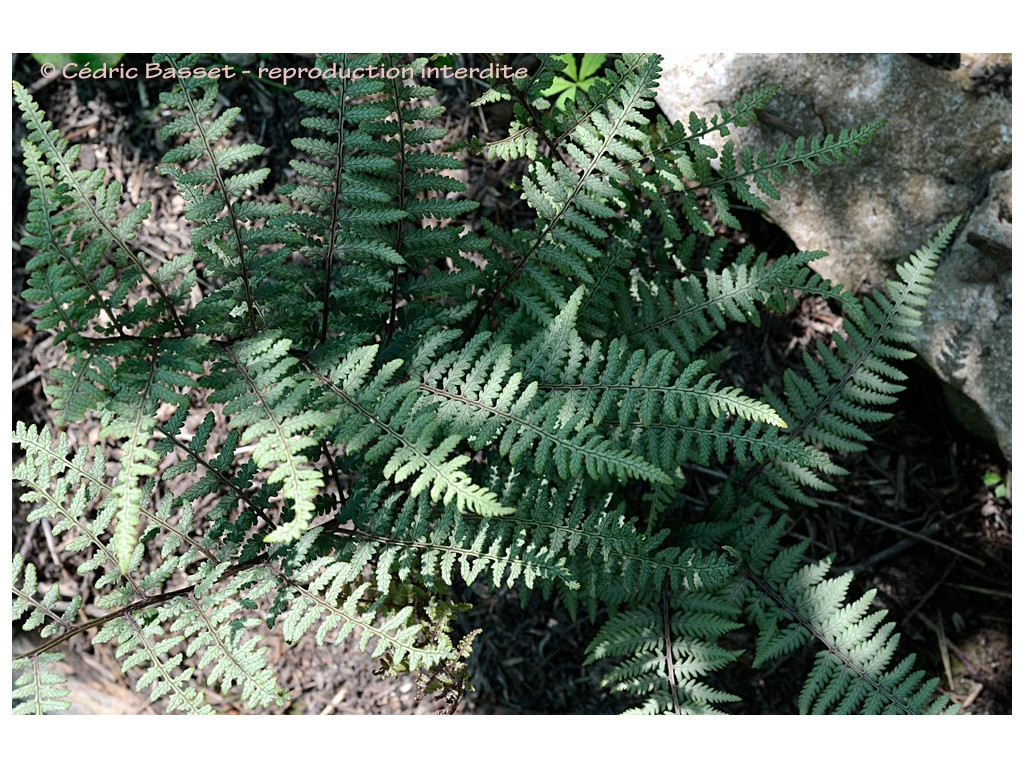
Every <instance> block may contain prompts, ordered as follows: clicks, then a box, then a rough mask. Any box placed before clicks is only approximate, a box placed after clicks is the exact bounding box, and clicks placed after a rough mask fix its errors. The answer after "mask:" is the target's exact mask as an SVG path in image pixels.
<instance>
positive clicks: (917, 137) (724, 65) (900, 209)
mask: <svg viewBox="0 0 1024 768" xmlns="http://www.w3.org/2000/svg"><path fill="white" fill-rule="evenodd" d="M993 64H998V65H1001V66H1008V65H1009V64H1010V58H1009V56H1005V55H1004V56H1002V57H991V56H977V55H973V56H972V55H967V54H965V55H964V57H963V65H962V66H961V69H959V70H954V71H944V70H939V69H935V68H932V67H929V66H927V65H926V64H924V63H922V62H919V61H917V60H915V59H913V58H911V57H910V56H908V55H905V54H889V55H880V54H856V55H855V54H700V55H692V56H683V57H678V58H672V57H669V58H667V59H666V61H665V63H664V66H663V69H664V75H663V78H662V86H661V88H660V89H659V95H658V103H659V105H660V106H661V108H662V109H663V110H664V111H665V113H666V115H667V116H668V117H669V119H671V120H682V121H683V122H684V123H685V122H686V119H687V117H688V115H689V113H690V112H691V111H694V112H697V114H699V115H701V116H705V117H711V116H712V115H715V114H718V113H719V112H720V111H721V110H722V108H724V107H729V106H730V105H731V104H733V103H735V102H736V101H738V99H739V98H740V97H741V96H742V95H744V94H746V93H750V92H751V91H753V90H755V89H757V88H763V87H765V86H769V85H776V84H777V85H781V86H782V90H781V91H780V93H779V95H778V96H776V97H775V98H774V99H773V100H772V101H771V102H769V103H768V105H767V106H766V110H765V111H766V112H767V113H768V115H767V119H762V120H760V121H759V122H758V123H755V124H753V125H751V126H749V127H747V128H737V129H734V130H733V131H732V133H731V135H730V136H728V137H726V138H721V137H718V136H717V135H716V136H715V137H713V140H711V141H709V143H711V144H712V145H713V146H716V148H718V149H720V148H721V146H722V145H724V143H725V142H726V141H730V140H732V141H735V143H736V144H737V146H740V147H750V148H751V149H753V150H754V151H755V153H756V152H759V151H761V150H773V149H774V148H775V147H777V146H778V145H779V144H781V143H782V142H790V143H791V142H792V141H793V135H792V134H798V135H804V136H807V137H809V138H811V137H820V136H824V135H825V134H828V133H833V134H838V133H839V132H840V131H841V130H843V129H849V128H855V127H858V126H861V125H865V124H867V123H870V122H872V121H874V120H876V119H878V118H880V117H884V118H887V119H888V123H887V125H886V126H885V127H884V128H883V129H882V131H881V132H880V133H879V134H878V135H877V136H876V138H875V140H874V141H873V142H872V143H871V144H870V145H869V146H867V147H865V148H864V149H863V150H862V151H861V153H860V155H859V156H858V157H856V158H853V159H852V160H848V161H847V162H846V163H844V164H843V165H842V166H839V167H833V168H825V169H824V170H823V172H822V173H820V174H818V175H816V176H814V175H811V174H809V173H806V172H800V173H797V174H795V175H793V176H792V177H790V178H788V179H787V180H786V182H785V183H784V184H783V185H782V187H781V192H782V200H781V201H778V202H775V201H772V203H771V210H770V217H771V218H772V219H773V220H774V221H775V222H776V223H777V224H778V225H779V226H780V227H782V229H784V230H785V231H786V232H787V234H788V235H789V236H790V238H792V240H793V242H794V243H796V245H797V247H798V248H800V249H821V250H825V251H827V252H828V253H829V256H828V257H827V258H824V259H821V260H819V261H818V262H815V264H814V267H815V268H816V269H817V270H818V271H819V272H821V273H822V274H823V275H825V276H826V277H828V278H829V279H831V280H833V281H836V282H839V283H842V284H844V285H846V286H847V287H849V288H852V289H853V290H861V289H866V288H871V287H877V286H881V285H883V284H884V281H885V280H886V279H887V278H889V277H892V276H893V274H894V269H893V267H894V264H895V263H896V262H898V261H901V260H903V259H905V258H906V257H907V256H908V255H909V254H910V253H912V252H913V251H915V250H916V249H917V248H918V247H920V245H921V244H922V243H924V242H925V241H927V240H928V239H929V238H930V237H931V236H933V235H934V233H935V232H936V231H937V230H938V229H939V227H940V226H942V225H943V224H945V223H946V222H947V221H948V220H950V219H951V218H953V217H954V216H957V215H963V216H964V217H965V220H966V224H965V226H964V227H963V228H962V230H961V234H960V236H959V239H958V242H957V244H956V247H955V248H954V249H953V251H952V253H951V254H949V255H947V256H946V258H945V260H944V262H943V266H942V268H941V269H940V272H939V274H938V275H937V278H936V281H935V283H936V285H935V297H934V301H933V304H932V306H931V307H930V308H929V311H928V314H927V316H926V324H925V326H924V327H923V334H922V337H921V342H920V345H919V350H918V351H919V352H920V353H921V355H922V357H923V358H924V359H925V360H926V361H927V362H928V363H929V364H930V365H931V366H932V367H933V368H934V369H935V371H936V372H937V373H938V375H939V376H940V377H941V378H942V379H943V381H945V382H947V383H948V384H949V385H950V386H951V387H953V388H955V389H956V390H957V391H960V392H963V393H964V394H965V395H966V396H967V397H968V398H970V399H971V401H972V403H973V404H974V405H976V406H977V407H976V408H974V409H973V410H975V411H977V412H980V413H982V414H984V417H983V419H982V422H983V424H981V425H979V424H973V425H972V424H968V426H973V428H975V431H980V432H982V433H985V432H988V433H989V434H990V435H994V436H995V438H996V440H997V442H998V444H999V446H1000V448H1001V450H1002V451H1003V453H1004V454H1005V455H1006V457H1007V459H1009V458H1010V388H1011V387H1010V382H1011V377H1010V331H1011V328H1010V288H1009V286H1010V258H1009V255H1008V254H1009V252H1010V221H1009V213H1008V212H1007V213H1006V214H1005V216H1004V217H1003V218H1002V219H1000V218H999V210H1000V205H1002V206H1004V208H1005V210H1006V211H1009V207H1008V203H1007V200H1006V198H1007V197H1008V196H1009V194H1010V193H1009V183H1010V182H1009V171H1008V169H1009V168H1010V165H1011V150H1012V130H1011V105H1010V102H1009V101H1008V99H1006V98H1005V97H1003V96H1002V95H1001V93H1000V92H999V91H998V90H996V91H992V90H986V89H985V88H979V83H984V81H983V80H980V79H977V78H979V77H981V76H983V75H984V74H985V72H986V71H987V70H986V68H987V67H988V68H990V67H991V66H993ZM1000 171H1005V172H1006V173H1005V175H1004V176H999V177H993V174H995V173H997V172H1000ZM1004 178H1005V181H1004V180H1003V179H1004ZM1001 190H1003V191H1001ZM986 195H988V197H986ZM1000 201H1002V202H1000ZM972 212H973V215H972ZM970 232H974V233H975V234H974V236H973V238H972V240H973V242H974V243H976V244H980V246H979V247H980V248H981V250H980V251H979V248H978V247H975V245H973V244H971V243H968V242H967V234H968V233H970ZM993 243H995V244H996V245H995V246H993ZM985 249H988V251H986V250H985ZM993 249H994V250H995V251H996V252H997V253H999V254H1003V255H1002V256H993V255H992V254H991V253H990V252H991V251H993ZM968 410H970V409H968Z"/></svg>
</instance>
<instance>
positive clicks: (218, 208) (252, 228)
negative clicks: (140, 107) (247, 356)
mask: <svg viewBox="0 0 1024 768" xmlns="http://www.w3.org/2000/svg"><path fill="white" fill-rule="evenodd" d="M156 60H157V62H158V63H161V64H164V65H167V66H170V67H172V68H173V70H174V72H175V74H179V75H180V74H182V73H183V72H187V71H189V70H190V68H192V67H195V65H196V64H197V62H198V57H197V56H189V57H184V58H178V57H175V56H172V55H167V56H158V57H156ZM217 94H218V89H217V81H216V79H214V78H208V77H177V88H176V89H175V90H173V91H165V92H164V93H162V94H161V95H160V99H161V103H163V104H164V105H165V106H167V107H170V108H171V109H174V110H176V111H178V112H179V113H180V115H179V117H178V118H176V119H175V120H173V121H171V122H170V123H168V124H167V125H165V126H164V128H163V129H162V130H161V134H160V135H161V137H162V138H163V140H164V141H168V140H170V139H173V138H176V137H182V138H185V139H187V141H186V142H185V143H184V144H181V145H179V146H177V147H175V148H173V149H171V150H169V151H168V152H167V153H166V154H165V155H164V157H163V164H162V165H161V166H160V168H159V170H160V172H161V173H163V174H165V175H167V176H170V177H171V178H172V179H174V181H175V183H176V184H177V186H178V190H179V192H180V193H181V196H182V197H183V198H184V200H185V218H186V219H187V220H189V221H192V222H195V223H196V224H197V226H195V227H193V228H192V229H191V231H190V236H191V239H192V247H193V249H194V251H195V257H196V258H197V259H198V260H200V261H201V262H202V264H203V266H204V269H205V270H206V272H207V274H208V275H209V276H210V277H211V278H215V279H216V280H218V281H221V282H222V283H223V287H222V288H220V289H219V290H217V291H214V292H212V293H211V294H210V295H209V296H207V297H206V299H205V302H206V306H205V307H204V308H203V312H201V313H200V314H199V315H198V316H196V317H195V318H194V321H198V320H199V319H200V318H201V319H202V323H201V324H202V326H203V328H204V330H206V331H207V332H209V333H215V334H224V335H226V336H228V337H234V336H236V335H237V334H238V333H239V332H240V330H241V329H246V330H248V332H250V333H252V332H254V331H255V330H256V329H257V328H262V327H264V326H265V325H267V324H268V323H271V322H273V321H272V319H271V318H268V317H266V316H265V315H266V313H267V312H268V311H269V309H270V308H272V307H274V306H275V305H276V304H279V303H281V301H282V299H281V296H280V295H279V294H280V290H279V289H280V287H281V286H280V285H279V284H278V285H275V284H276V283H278V281H275V280H274V273H275V270H276V269H277V268H278V265H279V264H280V261H281V258H282V257H283V255H284V254H283V253H282V252H271V253H268V252H266V251H261V247H262V246H265V245H267V244H271V243H289V242H291V243H298V240H297V238H294V237H293V236H291V235H290V234H289V233H288V232H287V231H286V230H285V229H283V228H281V227H273V226H270V225H269V224H268V223H266V222H267V220H269V219H272V218H273V217H274V216H278V215H280V214H283V213H284V212H285V211H286V210H287V207H286V206H284V205H282V204H273V203H265V202H261V201H258V200H252V199H243V197H244V195H245V193H247V192H249V191H250V190H252V189H254V188H255V187H256V186H258V185H259V184H260V183H261V182H262V181H263V180H264V179H266V177H267V175H268V174H269V173H270V169H269V168H261V169H258V170H253V171H240V170H238V167H239V166H241V165H243V164H244V163H246V162H248V161H249V160H252V159H254V158H256V157H260V156H261V155H262V154H263V152H264V149H263V147H261V146H259V145H258V144H241V145H235V146H225V145H224V144H223V143H222V139H223V138H224V137H225V135H227V133H228V132H229V131H230V130H231V127H232V125H233V124H234V122H235V119H236V118H237V117H238V115H239V113H240V112H241V110H240V109H238V108H237V107H232V108H229V109H226V110H224V111H223V112H221V113H220V114H216V115H215V112H216V109H217ZM261 220H262V221H263V222H264V223H262V224H260V223H259V222H260V221H261ZM297 288H298V286H294V289H296V290H297ZM272 297H273V298H272ZM299 306H302V305H301V304H300V305H299ZM212 308H216V310H215V314H214V313H211V309H212ZM239 317H241V318H242V319H241V325H240V327H239V320H238V318H239Z"/></svg>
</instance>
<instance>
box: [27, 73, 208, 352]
mask: <svg viewBox="0 0 1024 768" xmlns="http://www.w3.org/2000/svg"><path fill="white" fill-rule="evenodd" d="M14 97H15V101H16V102H17V104H18V107H19V109H20V110H21V113H22V116H23V120H24V122H25V124H26V126H27V127H28V129H29V131H30V133H29V135H28V138H27V139H26V140H25V141H24V142H23V144H22V148H23V149H24V150H25V153H26V154H25V160H26V167H27V169H28V175H29V184H30V186H31V187H32V195H33V201H34V202H33V205H32V209H31V212H30V213H31V215H30V217H29V227H28V229H27V231H28V233H29V235H30V239H29V240H28V244H29V245H30V246H31V247H36V246H41V247H40V251H39V253H38V254H37V256H36V257H35V258H36V263H35V265H34V268H35V267H38V268H39V269H40V272H36V273H35V275H34V277H33V278H32V281H31V282H30V286H31V288H32V290H33V291H34V292H33V293H32V294H31V295H32V296H33V297H34V300H37V301H41V302H44V303H43V307H42V310H43V314H45V315H46V316H47V317H48V318H49V320H48V322H49V323H51V325H52V326H53V325H57V324H58V323H59V324H60V325H62V326H63V332H62V335H61V339H62V340H63V339H69V340H77V339H79V338H80V334H81V331H83V330H84V329H85V328H86V326H87V325H94V324H93V322H92V321H94V320H97V319H100V318H104V319H105V320H107V321H112V324H111V329H110V330H109V331H106V332H105V333H107V334H110V333H113V334H117V335H125V334H126V333H127V331H129V330H134V329H135V327H136V326H142V327H143V328H145V329H146V333H147V335H159V334H164V333H167V332H169V331H171V330H172V329H173V330H176V331H177V332H178V333H184V332H185V325H184V323H183V321H182V319H181V317H180V315H179V311H178V308H179V306H180V305H181V304H182V303H183V302H184V300H185V298H186V297H187V296H188V293H189V291H190V290H191V287H192V285H193V283H194V275H189V274H187V273H178V274H168V273H167V271H166V270H164V271H163V272H159V273H158V271H157V269H156V267H155V265H154V263H153V261H154V260H153V259H151V257H149V256H147V255H146V254H144V253H142V252H141V251H137V250H136V249H135V248H133V247H132V240H134V239H135V237H136V233H137V231H138V228H139V226H140V225H141V224H142V222H143V221H144V220H145V219H146V217H147V216H148V215H149V211H150V204H149V203H148V202H147V203H144V204H143V205H141V206H139V207H138V208H136V209H134V210H132V211H130V212H129V213H127V214H126V215H124V216H123V217H121V218H120V219H119V218H118V212H117V209H118V206H119V203H120V202H121V194H122V188H121V185H120V184H119V183H118V182H117V181H113V182H111V183H110V184H105V183H104V178H103V177H104V174H103V171H102V170H100V169H96V170H94V171H86V170H75V164H76V163H77V161H78V155H79V151H80V149H79V147H77V146H71V145H69V143H68V142H67V140H65V139H64V138H63V137H62V136H61V134H60V131H58V130H56V129H54V128H53V127H52V124H51V123H50V122H49V121H47V120H46V117H45V115H44V114H43V112H42V110H40V109H39V107H38V105H37V104H36V103H35V101H33V99H32V96H31V95H30V94H29V92H28V90H27V89H25V88H24V86H22V85H21V84H19V83H17V82H15V83H14ZM72 233H73V234H72ZM33 271H34V272H35V269H34V270H33ZM158 274H159V277H158ZM115 277H116V279H117V286H116V289H113V290H112V296H111V297H110V298H107V297H104V296H103V291H106V290H108V289H111V285H112V281H113V280H114V279H115ZM143 281H145V282H146V284H148V285H149V286H150V287H151V288H152V289H153V291H154V292H155V294H156V298H155V299H154V300H152V301H150V300H149V299H140V300H139V301H137V302H135V304H134V305H133V306H132V308H131V309H130V310H127V311H125V312H124V314H123V315H121V316H118V315H115V312H114V308H115V307H119V306H120V305H121V304H122V303H123V302H124V297H125V296H127V295H128V293H129V292H130V291H131V290H132V289H133V288H135V287H136V286H137V285H139V284H140V283H141V282H143ZM172 283H173V284H172ZM58 307H59V309H58ZM54 321H56V323H55V322H54Z"/></svg>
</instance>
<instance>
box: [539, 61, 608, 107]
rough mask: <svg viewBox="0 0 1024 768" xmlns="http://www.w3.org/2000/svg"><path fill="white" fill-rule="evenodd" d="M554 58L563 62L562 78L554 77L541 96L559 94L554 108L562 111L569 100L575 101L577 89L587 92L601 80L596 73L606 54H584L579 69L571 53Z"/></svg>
mask: <svg viewBox="0 0 1024 768" xmlns="http://www.w3.org/2000/svg"><path fill="white" fill-rule="evenodd" d="M555 58H556V59H560V60H561V61H564V62H565V69H563V70H562V76H556V77H555V79H554V81H553V82H552V83H551V87H550V88H548V89H547V90H546V91H544V92H543V94H542V95H543V96H554V95H556V94H560V95H559V96H558V100H557V101H555V108H556V109H559V110H564V109H565V102H566V101H568V100H570V99H572V100H573V101H575V100H576V90H577V89H579V90H581V91H588V90H590V86H592V85H593V84H594V83H596V82H597V81H598V80H600V79H601V78H600V77H598V76H597V72H598V70H600V69H601V67H603V66H604V62H605V60H606V59H607V58H608V54H607V53H584V54H583V61H582V62H581V63H580V65H579V68H577V67H576V56H575V55H574V54H572V53H563V54H562V55H561V56H556V57H555Z"/></svg>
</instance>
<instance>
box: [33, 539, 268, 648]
mask: <svg viewBox="0 0 1024 768" xmlns="http://www.w3.org/2000/svg"><path fill="white" fill-rule="evenodd" d="M267 558H268V555H267V554H262V555H260V556H259V557H255V558H253V559H252V560H246V561H245V562H244V563H237V564H236V565H232V566H231V567H230V568H228V569H226V570H225V571H224V573H223V574H221V576H220V578H219V579H217V581H216V582H215V583H216V584H220V583H221V582H222V581H224V580H225V579H230V578H231V577H232V576H235V575H237V574H239V573H242V572H243V571H245V570H247V569H249V568H252V567H253V566H256V565H260V564H261V563H263V562H264V561H266V560H267ZM197 586H199V585H197V584H190V585H189V586H187V587H181V588H180V589H175V590H171V591H170V592H161V593H160V594H159V595H150V596H148V597H144V598H142V599H141V600H136V601H135V602H134V603H131V604H129V605H125V606H123V607H121V608H118V609H117V610H115V611H111V612H110V613H108V614H105V615H103V616H99V617H98V618H95V619H91V620H90V621H87V622H85V624H79V625H78V626H76V627H74V628H72V629H71V630H69V631H68V632H67V633H66V634H63V635H60V636H59V637H55V638H53V639H52V640H50V641H48V642H46V643H43V644H42V645H40V646H38V647H37V648H33V649H32V650H31V651H26V652H25V653H23V654H21V655H20V656H16V657H15V658H17V659H27V658H30V657H35V656H39V655H40V654H42V653H46V652H47V651H49V650H51V649H53V648H56V647H57V646H58V645H61V644H62V643H64V642H66V641H67V640H70V639H71V638H72V637H74V636H75V635H80V634H82V633H83V632H88V631H89V630H90V629H95V628H96V627H102V626H103V625H104V624H106V623H107V622H109V621H113V620H114V619H116V618H119V617H121V616H129V615H130V614H132V613H134V612H135V611H141V610H145V609H146V608H152V607H153V606H154V605H161V604H163V603H166V602H167V601H168V600H173V599H174V598H176V597H181V596H182V595H189V594H191V593H192V591H193V590H194V589H196V587H197Z"/></svg>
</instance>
